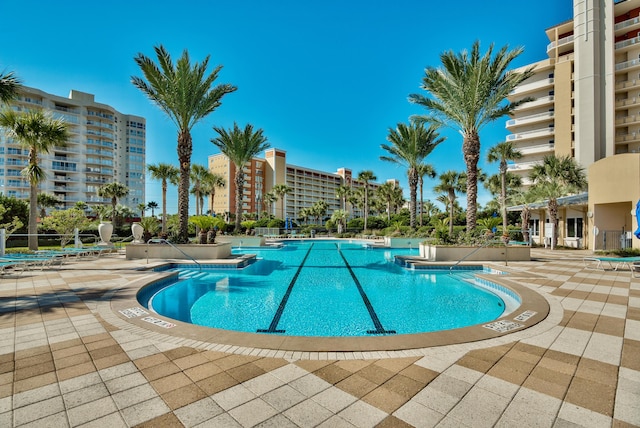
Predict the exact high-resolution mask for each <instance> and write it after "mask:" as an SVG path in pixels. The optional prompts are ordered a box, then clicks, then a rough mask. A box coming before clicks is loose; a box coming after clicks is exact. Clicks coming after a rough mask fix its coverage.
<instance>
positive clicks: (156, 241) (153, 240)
mask: <svg viewBox="0 0 640 428" xmlns="http://www.w3.org/2000/svg"><path fill="white" fill-rule="evenodd" d="M150 243H154V244H168V245H170V246H171V247H173V248H175V249H176V250H178V251H180V252H181V253H182V254H184V255H185V256H187V258H189V259H191V260H192V261H193V262H194V263H195V264H197V265H198V270H202V265H201V264H200V263H198V261H197V260H196V259H194V258H193V257H191V256H190V255H189V254H187V253H185V252H184V251H182V250H181V249H180V248H178V247H176V246H175V245H173V244H172V243H171V242H169V241H168V240H166V239H164V238H151V239H149V240H148V241H147V264H149V244H150Z"/></svg>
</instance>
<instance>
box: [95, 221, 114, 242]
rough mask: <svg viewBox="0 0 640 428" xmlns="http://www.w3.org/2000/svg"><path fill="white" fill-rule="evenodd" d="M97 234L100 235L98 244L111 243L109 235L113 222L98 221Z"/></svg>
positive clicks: (111, 232)
mask: <svg viewBox="0 0 640 428" xmlns="http://www.w3.org/2000/svg"><path fill="white" fill-rule="evenodd" d="M98 234H99V235H100V242H99V243H98V245H110V246H111V245H113V244H112V243H111V235H112V234H113V224H111V223H100V224H99V225H98Z"/></svg>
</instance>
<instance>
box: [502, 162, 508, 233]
mask: <svg viewBox="0 0 640 428" xmlns="http://www.w3.org/2000/svg"><path fill="white" fill-rule="evenodd" d="M500 209H501V211H502V213H501V214H502V236H503V237H505V238H504V239H505V240H506V241H508V238H507V237H506V236H508V234H509V231H508V228H509V225H508V224H507V223H508V221H507V162H506V161H501V162H500Z"/></svg>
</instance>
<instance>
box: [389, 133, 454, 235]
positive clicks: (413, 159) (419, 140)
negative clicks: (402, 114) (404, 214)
mask: <svg viewBox="0 0 640 428" xmlns="http://www.w3.org/2000/svg"><path fill="white" fill-rule="evenodd" d="M437 130H438V127H437V126H436V125H433V124H432V125H430V126H429V127H428V128H427V127H425V125H424V123H422V122H416V121H411V123H410V124H409V125H405V124H404V123H398V125H397V127H396V129H391V128H389V135H388V136H387V140H388V141H389V142H390V143H391V145H388V144H382V145H381V146H380V147H381V148H382V149H383V150H385V151H386V152H388V153H389V156H380V159H381V160H383V161H387V162H392V163H395V164H398V165H402V166H404V167H406V168H407V176H408V177H409V197H410V202H409V212H410V217H409V219H410V220H409V226H410V227H411V228H412V229H415V227H416V193H417V190H418V181H419V180H420V179H419V173H418V168H420V165H422V164H423V162H424V159H425V158H426V157H427V156H428V155H429V154H430V153H431V152H432V151H433V149H435V148H436V146H437V145H438V144H440V143H442V142H443V141H444V140H445V139H444V137H440V135H439V134H438V131H437Z"/></svg>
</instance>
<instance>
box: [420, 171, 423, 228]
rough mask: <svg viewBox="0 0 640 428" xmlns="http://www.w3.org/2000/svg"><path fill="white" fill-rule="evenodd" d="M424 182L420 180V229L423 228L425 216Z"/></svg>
mask: <svg viewBox="0 0 640 428" xmlns="http://www.w3.org/2000/svg"><path fill="white" fill-rule="evenodd" d="M423 185H424V182H423V181H422V180H420V227H422V217H423V216H424V194H423V193H422V191H423Z"/></svg>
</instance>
